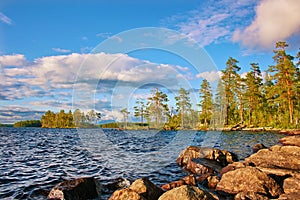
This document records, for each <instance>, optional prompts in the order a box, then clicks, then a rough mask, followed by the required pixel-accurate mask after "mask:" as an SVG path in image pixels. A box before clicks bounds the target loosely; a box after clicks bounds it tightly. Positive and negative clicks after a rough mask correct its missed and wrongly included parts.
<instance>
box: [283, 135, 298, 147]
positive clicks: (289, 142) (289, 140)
mask: <svg viewBox="0 0 300 200" xmlns="http://www.w3.org/2000/svg"><path fill="white" fill-rule="evenodd" d="M279 143H281V144H282V145H284V146H298V147H300V135H295V136H288V137H284V138H281V139H280V140H279Z"/></svg>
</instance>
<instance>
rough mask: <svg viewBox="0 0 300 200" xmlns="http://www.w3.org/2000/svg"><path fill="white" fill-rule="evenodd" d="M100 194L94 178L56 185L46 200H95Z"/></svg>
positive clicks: (97, 183) (68, 181)
mask: <svg viewBox="0 0 300 200" xmlns="http://www.w3.org/2000/svg"><path fill="white" fill-rule="evenodd" d="M100 193H101V187H100V184H99V182H98V181H97V180H96V179H94V178H78V179H74V180H67V181H64V182H61V183H59V184H57V185H56V186H55V187H54V188H53V189H52V190H51V191H50V193H49V195H48V199H55V200H81V199H93V198H97V197H98V196H99V195H100Z"/></svg>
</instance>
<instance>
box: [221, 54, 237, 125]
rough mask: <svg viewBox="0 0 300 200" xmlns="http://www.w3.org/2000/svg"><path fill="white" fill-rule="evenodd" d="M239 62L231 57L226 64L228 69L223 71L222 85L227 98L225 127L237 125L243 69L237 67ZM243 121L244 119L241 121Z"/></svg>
mask: <svg viewBox="0 0 300 200" xmlns="http://www.w3.org/2000/svg"><path fill="white" fill-rule="evenodd" d="M237 63H238V61H237V60H236V59H234V58H232V57H230V58H229V59H228V60H227V62H226V69H225V70H222V76H221V84H222V85H223V88H224V98H225V101H224V103H225V105H224V108H225V110H224V111H225V119H224V120H225V121H224V125H229V124H235V123H237V122H238V121H237V117H236V113H237V109H238V102H237V99H236V97H237V96H238V97H239V96H240V94H239V92H240V76H239V74H238V71H239V70H240V69H241V68H240V67H239V66H238V65H237ZM240 120H242V119H240Z"/></svg>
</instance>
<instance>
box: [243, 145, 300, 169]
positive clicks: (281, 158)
mask: <svg viewBox="0 0 300 200" xmlns="http://www.w3.org/2000/svg"><path fill="white" fill-rule="evenodd" d="M245 161H246V163H248V164H254V165H255V166H259V167H264V168H280V169H290V170H295V171H299V170H300V147H298V146H279V145H275V146H273V147H271V148H270V149H262V150H260V151H258V152H257V153H255V154H252V155H251V156H249V157H248V158H246V159H245Z"/></svg>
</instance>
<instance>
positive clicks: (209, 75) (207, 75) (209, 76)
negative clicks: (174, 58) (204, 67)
mask: <svg viewBox="0 0 300 200" xmlns="http://www.w3.org/2000/svg"><path fill="white" fill-rule="evenodd" d="M221 74H222V72H220V71H209V72H202V73H199V74H197V75H196V77H197V78H203V79H206V80H208V81H209V82H214V81H216V80H218V79H219V78H220V76H221Z"/></svg>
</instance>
